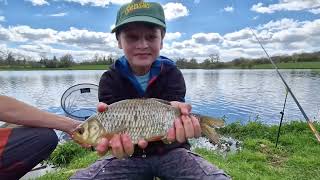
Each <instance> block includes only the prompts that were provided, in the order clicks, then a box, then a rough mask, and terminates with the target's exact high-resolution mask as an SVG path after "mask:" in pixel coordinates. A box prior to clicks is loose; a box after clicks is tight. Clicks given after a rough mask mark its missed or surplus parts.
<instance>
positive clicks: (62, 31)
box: [0, 0, 320, 61]
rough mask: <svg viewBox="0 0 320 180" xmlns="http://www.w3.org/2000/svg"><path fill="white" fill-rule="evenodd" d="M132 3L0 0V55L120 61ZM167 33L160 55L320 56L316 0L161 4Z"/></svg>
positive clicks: (180, 0) (319, 6) (118, 0)
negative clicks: (122, 21)
mask: <svg viewBox="0 0 320 180" xmlns="http://www.w3.org/2000/svg"><path fill="white" fill-rule="evenodd" d="M130 1H131V0H0V50H2V51H3V50H6V51H11V52H15V53H19V54H23V55H26V56H30V57H35V58H39V57H41V56H46V57H49V58H51V57H52V56H53V55H55V56H57V57H60V56H62V55H64V54H66V53H69V54H72V55H73V57H74V59H75V60H77V61H81V60H83V59H86V58H91V57H93V56H94V55H96V54H97V55H100V56H102V55H105V56H108V55H110V54H111V55H113V56H119V55H121V54H122V51H121V50H119V49H118V47H117V42H116V39H115V37H114V34H111V33H110V29H111V27H112V26H114V23H115V18H116V12H117V10H118V9H119V7H120V6H121V5H122V4H124V3H127V2H130ZM156 2H159V3H160V4H161V5H162V6H163V8H164V10H165V15H166V21H167V26H168V29H167V34H166V37H165V40H164V48H163V49H162V51H161V54H162V55H164V56H167V57H170V58H173V59H174V58H178V57H184V58H188V59H190V58H196V59H199V60H202V59H204V58H207V57H208V56H209V55H210V54H215V53H218V54H219V55H220V57H221V60H223V61H230V60H232V59H234V58H239V57H250V58H256V57H263V56H264V54H263V51H262V49H261V48H260V47H259V45H258V44H257V42H256V40H255V39H254V37H253V35H252V33H251V31H250V28H251V29H253V31H254V32H255V33H256V34H257V36H258V37H260V38H261V41H262V42H263V44H264V46H265V47H266V49H267V51H268V52H269V54H271V55H283V54H292V53H300V52H314V51H320V0H175V1H174V0H161V1H156Z"/></svg>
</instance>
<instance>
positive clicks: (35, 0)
mask: <svg viewBox="0 0 320 180" xmlns="http://www.w3.org/2000/svg"><path fill="white" fill-rule="evenodd" d="M24 1H29V2H31V3H32V5H33V6H43V5H49V3H48V2H47V1H46V0H24Z"/></svg>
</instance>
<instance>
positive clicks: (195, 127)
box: [167, 101, 201, 143]
mask: <svg viewBox="0 0 320 180" xmlns="http://www.w3.org/2000/svg"><path fill="white" fill-rule="evenodd" d="M171 105H172V106H174V107H177V108H179V109H180V111H181V116H180V117H179V118H177V119H175V121H174V127H173V128H170V129H169V131H168V134H167V140H168V141H169V142H173V141H178V142H180V143H183V142H185V141H186V140H187V139H188V138H198V137H200V136H201V127H200V123H199V120H198V119H197V118H196V117H194V116H192V115H190V112H191V109H192V108H191V105H190V104H187V103H182V102H178V101H172V102H171Z"/></svg>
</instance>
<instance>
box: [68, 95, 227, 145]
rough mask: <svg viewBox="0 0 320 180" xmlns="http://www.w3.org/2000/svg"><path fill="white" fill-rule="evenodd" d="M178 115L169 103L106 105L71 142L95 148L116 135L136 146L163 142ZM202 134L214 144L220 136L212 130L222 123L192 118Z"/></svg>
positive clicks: (150, 101) (148, 101)
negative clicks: (158, 141) (142, 143)
mask: <svg viewBox="0 0 320 180" xmlns="http://www.w3.org/2000/svg"><path fill="white" fill-rule="evenodd" d="M180 115H181V112H180V109H178V108H176V107H173V106H172V105H170V102H169V101H165V100H161V99H156V98H149V99H128V100H122V101H119V102H115V103H113V104H110V105H108V108H107V110H106V111H104V112H98V113H96V114H94V115H92V116H90V117H89V118H88V119H87V120H86V121H84V123H82V124H81V125H80V126H79V127H78V128H77V129H76V130H75V132H74V133H73V139H74V140H76V141H77V142H80V143H84V144H87V145H93V146H94V145H97V144H98V142H99V140H100V139H101V138H102V137H107V138H109V139H110V138H111V137H112V136H113V135H114V134H117V133H127V134H128V135H129V136H130V137H131V140H132V142H133V144H137V143H138V140H139V139H145V140H147V141H156V140H161V139H162V140H164V142H165V136H166V134H167V132H168V129H169V128H170V127H172V126H173V124H174V120H175V119H176V118H177V117H179V116H180ZM195 116H196V117H198V119H199V122H200V126H201V130H202V133H203V134H204V135H205V136H206V137H207V138H208V139H209V140H210V141H211V142H214V143H217V142H218V140H219V135H218V134H217V133H216V131H215V130H214V128H216V127H222V126H223V125H224V121H223V120H219V119H215V118H211V117H207V116H201V115H195Z"/></svg>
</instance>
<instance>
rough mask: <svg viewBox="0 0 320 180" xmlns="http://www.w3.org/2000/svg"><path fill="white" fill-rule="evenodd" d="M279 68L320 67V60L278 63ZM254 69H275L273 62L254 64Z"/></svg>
mask: <svg viewBox="0 0 320 180" xmlns="http://www.w3.org/2000/svg"><path fill="white" fill-rule="evenodd" d="M276 65H277V67H278V68H279V69H320V62H299V63H278V64H276ZM252 69H273V66H272V64H259V65H253V67H252Z"/></svg>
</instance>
